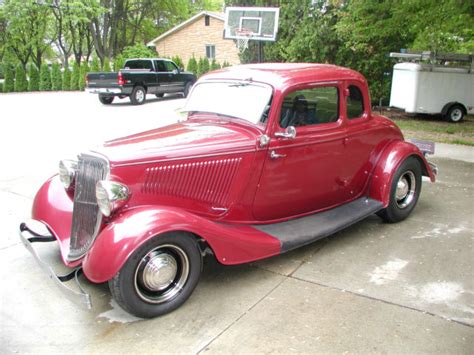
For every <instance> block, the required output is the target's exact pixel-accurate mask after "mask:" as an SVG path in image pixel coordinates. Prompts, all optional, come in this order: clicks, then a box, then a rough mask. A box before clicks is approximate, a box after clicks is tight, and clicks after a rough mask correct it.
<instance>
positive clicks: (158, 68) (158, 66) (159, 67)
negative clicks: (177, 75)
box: [155, 60, 166, 72]
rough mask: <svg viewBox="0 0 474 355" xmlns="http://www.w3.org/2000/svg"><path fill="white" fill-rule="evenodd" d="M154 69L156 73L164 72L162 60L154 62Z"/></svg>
mask: <svg viewBox="0 0 474 355" xmlns="http://www.w3.org/2000/svg"><path fill="white" fill-rule="evenodd" d="M155 67H156V71H157V72H165V71H166V67H165V63H164V62H163V61H162V60H155Z"/></svg>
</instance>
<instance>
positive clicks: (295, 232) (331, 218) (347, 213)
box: [254, 197, 383, 253]
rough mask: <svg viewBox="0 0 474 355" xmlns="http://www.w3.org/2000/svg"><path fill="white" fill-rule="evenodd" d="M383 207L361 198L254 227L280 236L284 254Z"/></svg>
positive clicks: (380, 203) (374, 201) (378, 203)
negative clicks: (331, 207) (301, 215)
mask: <svg viewBox="0 0 474 355" xmlns="http://www.w3.org/2000/svg"><path fill="white" fill-rule="evenodd" d="M382 208H383V204H382V202H380V201H377V200H373V199H370V198H367V197H361V198H359V199H357V200H354V201H352V202H349V203H347V204H344V205H342V206H339V207H336V208H333V209H330V210H327V211H324V212H320V213H316V214H313V215H310V216H306V217H301V218H297V219H293V220H290V221H286V222H280V223H274V224H265V225H254V228H256V229H258V230H260V231H262V232H264V233H267V234H269V235H271V236H273V237H275V238H276V239H278V240H279V241H280V243H281V252H282V253H284V252H287V251H290V250H293V249H296V248H299V247H301V246H303V245H306V244H309V243H312V242H315V241H316V240H319V239H322V238H325V237H327V236H329V235H331V234H334V233H336V232H338V231H340V230H342V229H344V228H347V227H349V226H350V225H351V224H354V223H357V222H359V221H361V220H363V219H364V218H366V217H368V216H370V215H372V214H374V213H375V212H377V211H380V210H381V209H382Z"/></svg>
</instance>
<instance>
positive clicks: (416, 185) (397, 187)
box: [377, 157, 421, 223]
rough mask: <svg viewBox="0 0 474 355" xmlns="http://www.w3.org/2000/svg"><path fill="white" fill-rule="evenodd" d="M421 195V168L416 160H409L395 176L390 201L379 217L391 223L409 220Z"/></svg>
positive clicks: (411, 158) (400, 167)
mask: <svg viewBox="0 0 474 355" xmlns="http://www.w3.org/2000/svg"><path fill="white" fill-rule="evenodd" d="M420 193H421V166H420V162H419V161H418V160H417V159H416V158H414V157H409V158H407V159H406V160H405V161H404V162H403V163H402V164H401V165H400V166H399V167H398V169H397V171H396V173H395V175H394V176H393V181H392V186H391V189H390V201H389V203H388V206H387V208H385V209H383V210H382V211H380V212H378V213H377V215H378V216H379V217H381V218H382V219H383V220H385V221H386V222H389V223H396V222H400V221H402V220H404V219H405V218H407V217H408V216H409V215H410V213H411V211H413V209H414V208H415V206H416V203H417V202H418V198H419V197H420Z"/></svg>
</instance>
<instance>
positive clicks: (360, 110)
mask: <svg viewBox="0 0 474 355" xmlns="http://www.w3.org/2000/svg"><path fill="white" fill-rule="evenodd" d="M363 114H364V97H363V96H362V92H361V91H360V89H359V88H358V87H357V86H354V85H350V86H349V96H348V97H347V118H349V119H354V118H360V117H362V115H363Z"/></svg>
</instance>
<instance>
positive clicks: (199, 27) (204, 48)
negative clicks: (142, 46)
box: [147, 11, 240, 65]
mask: <svg viewBox="0 0 474 355" xmlns="http://www.w3.org/2000/svg"><path fill="white" fill-rule="evenodd" d="M223 33H224V14H220V13H215V12H210V11H202V12H200V13H198V14H196V15H194V16H193V17H191V18H190V19H188V20H186V21H184V22H182V23H181V24H179V25H178V26H176V27H174V28H172V29H171V30H169V31H167V32H165V33H163V34H162V35H160V36H158V37H156V38H155V39H154V40H152V41H151V42H149V43H148V44H147V46H149V47H152V46H154V47H155V48H156V51H157V53H158V55H159V56H161V57H174V56H179V57H180V58H181V59H182V60H183V63H184V64H185V65H187V63H188V60H189V59H190V58H191V57H192V56H193V55H194V57H195V58H196V60H199V58H201V57H202V58H205V57H207V58H208V59H209V60H210V61H212V60H213V59H215V60H216V61H217V62H218V63H220V64H222V63H223V62H224V61H227V62H228V63H230V64H231V65H235V64H240V59H239V51H238V49H237V47H236V45H235V42H234V41H232V40H229V39H224V38H223Z"/></svg>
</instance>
